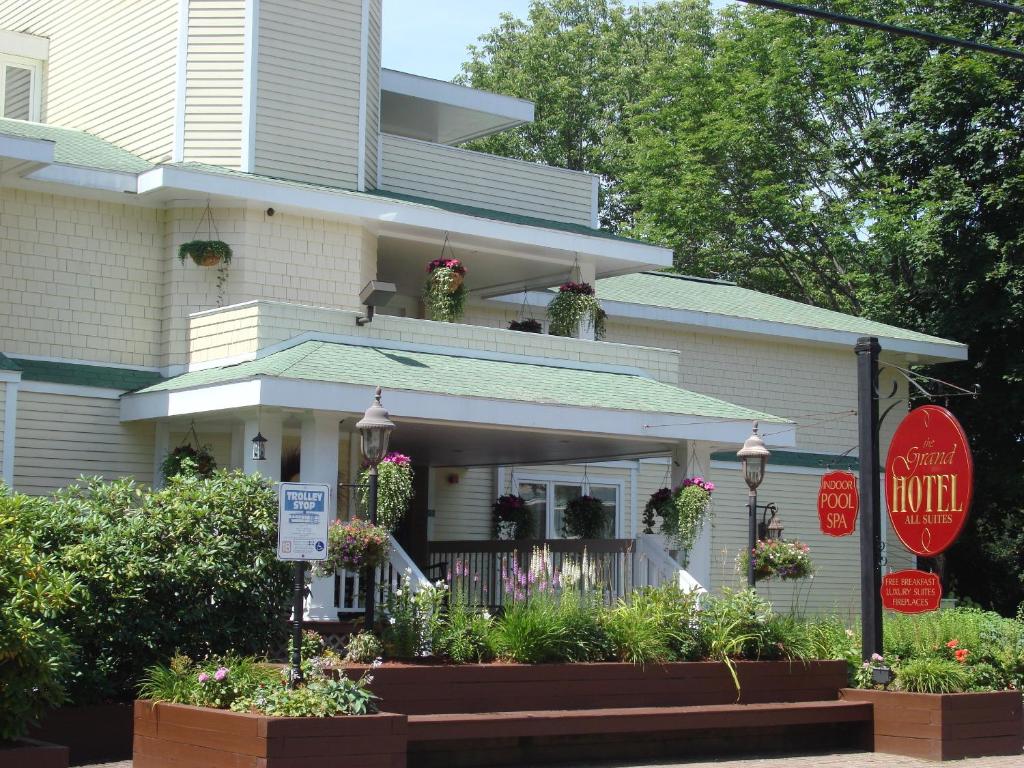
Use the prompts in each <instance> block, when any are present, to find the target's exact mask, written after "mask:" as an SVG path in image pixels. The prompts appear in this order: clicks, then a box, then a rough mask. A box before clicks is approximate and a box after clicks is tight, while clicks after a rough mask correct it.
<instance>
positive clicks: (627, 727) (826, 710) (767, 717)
mask: <svg viewBox="0 0 1024 768" xmlns="http://www.w3.org/2000/svg"><path fill="white" fill-rule="evenodd" d="M871 717H872V709H871V705H870V704H864V703H859V702H851V701H843V700H834V701H804V702H790V703H771V704H712V705H706V706H688V707H628V708H615V709H579V710H564V709H550V710H533V711H518V712H462V713H448V714H429V715H409V741H410V742H424V741H453V740H459V739H465V740H470V739H472V740H478V739H490V738H505V737H513V736H515V737H541V736H578V735H588V734H611V733H645V732H646V733H665V732H678V731H692V730H705V731H710V730H723V729H728V730H732V729H741V728H763V727H785V726H794V725H816V724H822V723H865V722H870V721H871Z"/></svg>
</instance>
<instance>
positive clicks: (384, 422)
mask: <svg viewBox="0 0 1024 768" xmlns="http://www.w3.org/2000/svg"><path fill="white" fill-rule="evenodd" d="M356 429H358V430H359V444H360V450H361V451H362V454H363V459H364V461H366V463H367V464H368V465H369V473H368V474H369V488H368V493H367V497H368V501H369V503H368V504H367V512H368V514H369V516H370V524H371V525H376V524H377V465H378V464H380V463H381V461H382V460H383V459H384V456H385V455H386V454H387V452H388V441H389V440H390V439H391V432H392V431H393V430H394V429H395V423H394V422H393V421H391V419H389V418H388V412H387V411H386V410H385V409H384V406H383V405H381V404H380V387H377V392H376V394H375V395H374V398H373V403H372V404H371V405H370V407H369V408H367V409H366V412H365V413H364V414H363V418H361V419H360V420H359V421H358V422H357V423H356ZM376 577H377V574H376V573H374V569H373V568H372V567H370V566H367V568H366V575H365V582H366V616H365V623H366V631H367V632H372V631H373V614H374V607H375V606H374V602H375V601H374V598H375V594H374V593H375V592H376V589H377V585H376V583H375V582H376Z"/></svg>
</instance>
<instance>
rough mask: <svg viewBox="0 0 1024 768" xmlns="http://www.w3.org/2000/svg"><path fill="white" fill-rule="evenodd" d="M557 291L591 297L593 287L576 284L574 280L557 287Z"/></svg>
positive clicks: (588, 284) (587, 284) (586, 284)
mask: <svg viewBox="0 0 1024 768" xmlns="http://www.w3.org/2000/svg"><path fill="white" fill-rule="evenodd" d="M558 291H559V292H560V293H578V294H580V295H581V296H593V295H594V286H592V285H591V284H590V283H577V282H576V281H574V280H569V281H568V282H565V283H562V284H561V285H560V286H558Z"/></svg>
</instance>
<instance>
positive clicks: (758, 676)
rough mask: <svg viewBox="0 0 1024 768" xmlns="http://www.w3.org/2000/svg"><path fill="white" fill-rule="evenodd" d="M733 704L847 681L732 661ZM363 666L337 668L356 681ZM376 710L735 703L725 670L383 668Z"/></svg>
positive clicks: (825, 665)
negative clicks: (734, 672) (736, 682)
mask: <svg viewBox="0 0 1024 768" xmlns="http://www.w3.org/2000/svg"><path fill="white" fill-rule="evenodd" d="M736 668H737V672H738V674H739V679H740V691H741V695H740V699H739V701H740V703H745V704H758V703H767V702H784V701H827V700H835V699H838V698H839V689H840V688H842V687H844V686H845V685H846V684H847V676H846V662H844V661H812V662H807V663H802V662H792V663H790V662H788V661H739V662H736ZM366 669H367V668H366V666H364V665H350V666H346V667H344V668H342V669H341V670H340V671H341V672H342V673H343V674H345V675H347V676H349V677H351V678H353V679H356V678H358V677H359V676H360V675H362V674H363V673H364V672H365V671H366ZM372 674H373V686H372V688H373V692H374V693H375V694H376V695H377V696H379V697H380V699H381V701H380V705H381V708H382V709H386V710H387V711H389V712H401V713H404V714H407V715H420V714H443V713H454V712H506V711H517V710H532V709H536V708H537V707H543V708H544V709H605V708H615V707H681V706H697V705H706V704H734V703H736V687H735V685H734V684H733V681H732V677H731V676H730V675H729V671H728V670H727V669H726V667H725V665H724V664H722V663H721V662H714V661H707V662H705V661H694V662H675V663H671V664H647V665H643V666H641V665H638V664H622V663H598V664H460V665H433V666H431V665H417V664H393V663H388V664H384V665H383V666H381V667H378V668H377V669H375V670H373V673H372Z"/></svg>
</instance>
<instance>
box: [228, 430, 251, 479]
mask: <svg viewBox="0 0 1024 768" xmlns="http://www.w3.org/2000/svg"><path fill="white" fill-rule="evenodd" d="M250 445H251V444H247V443H246V439H245V422H244V421H241V422H238V423H237V424H232V425H231V469H242V467H244V466H245V454H246V451H250V450H252V448H251V447H250Z"/></svg>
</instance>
